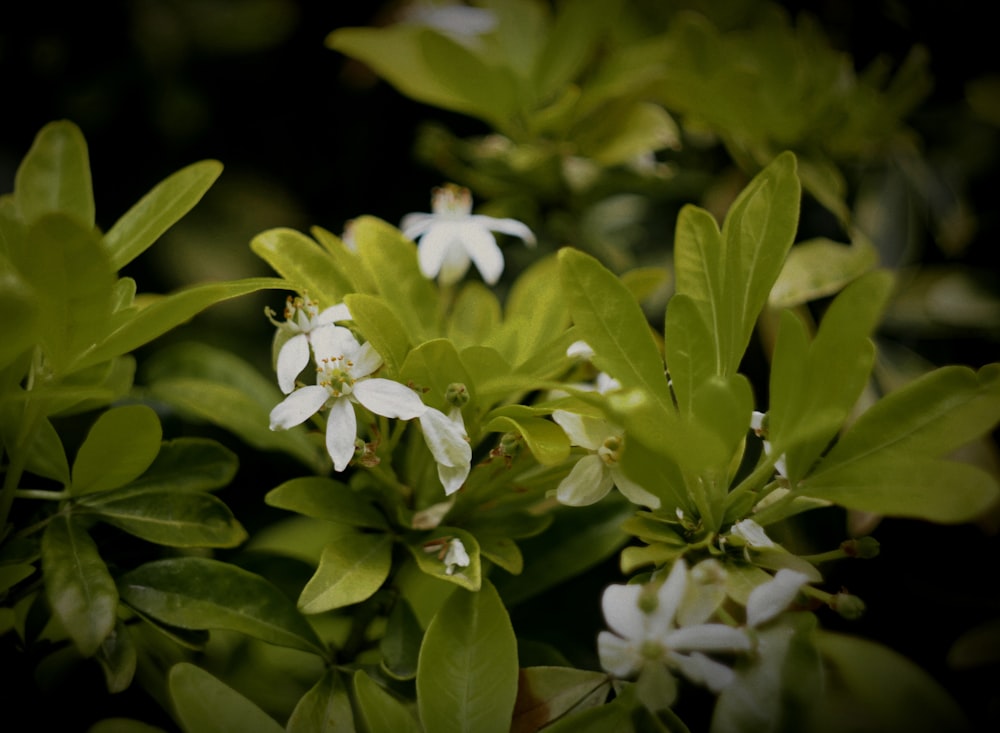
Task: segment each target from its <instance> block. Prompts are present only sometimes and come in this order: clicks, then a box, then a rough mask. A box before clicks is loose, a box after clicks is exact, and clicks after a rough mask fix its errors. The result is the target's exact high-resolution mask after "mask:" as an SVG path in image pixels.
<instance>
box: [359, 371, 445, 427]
mask: <svg viewBox="0 0 1000 733" xmlns="http://www.w3.org/2000/svg"><path fill="white" fill-rule="evenodd" d="M353 396H354V397H355V398H356V399H357V401H358V402H360V403H361V404H362V405H364V406H365V407H367V408H368V409H369V410H371V411H372V412H374V413H375V414H376V415H382V416H384V417H396V418H399V419H401V420H412V419H413V418H415V417H419V416H420V415H422V414H423V413H424V412H425V411H426V410H427V405H425V404H424V403H423V402H421V401H420V397H419V396H417V393H416V392H414V391H413V390H412V389H410V388H409V387H407V386H405V385H402V384H400V383H399V382H393V381H392V380H391V379H379V378H375V379H364V380H361V381H360V382H357V383H356V384H355V385H354V393H353Z"/></svg>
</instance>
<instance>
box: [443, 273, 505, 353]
mask: <svg viewBox="0 0 1000 733" xmlns="http://www.w3.org/2000/svg"><path fill="white" fill-rule="evenodd" d="M499 327H500V301H499V300H497V296H496V295H494V294H493V291H492V290H490V289H489V288H488V287H486V286H485V285H484V284H483V283H481V282H478V281H476V280H470V281H469V282H467V283H464V284H463V285H462V289H461V290H459V291H458V295H457V296H455V304H454V305H453V306H452V308H451V314H450V316H449V318H448V338H449V339H450V340H451V341H452V342H453V343H454V344H455V345H456V346H457V347H458V348H465V347H466V346H474V345H476V344H481V343H483V342H484V341H486V340H487V339H490V338H492V337H493V336H494V334H495V332H496V330H497V329H498V328H499Z"/></svg>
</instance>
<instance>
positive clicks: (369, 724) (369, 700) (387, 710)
mask: <svg viewBox="0 0 1000 733" xmlns="http://www.w3.org/2000/svg"><path fill="white" fill-rule="evenodd" d="M354 694H355V696H356V698H357V704H358V709H359V712H360V713H361V719H362V720H363V721H364V723H365V728H366V729H367V730H368V731H371V733H375V731H392V732H393V733H423V728H422V727H421V725H420V723H419V722H417V719H416V718H415V717H414V715H413V713H411V712H410V710H409V709H408V708H407V707H406V706H405V705H404V704H403V703H402V702H400V701H399V699H397V698H396V697H395V696H393V695H392V694H390V693H389V692H388V691H386V690H385V689H384V688H382V687H380V686H379V685H378V684H377V683H376V682H375V681H374V680H372V678H371V677H369V676H368V674H367V673H366V672H365V671H364V670H361V669H359V670H358V671H357V672H355V673H354Z"/></svg>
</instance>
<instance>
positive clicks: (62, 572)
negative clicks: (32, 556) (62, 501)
mask: <svg viewBox="0 0 1000 733" xmlns="http://www.w3.org/2000/svg"><path fill="white" fill-rule="evenodd" d="M42 570H43V571H44V573H45V593H46V597H47V598H48V601H49V606H50V607H51V608H52V612H53V614H55V616H56V618H58V619H59V621H60V622H61V623H62V625H63V626H64V627H65V629H66V631H67V633H69V636H70V638H71V639H72V640H73V643H74V644H75V645H76V648H77V649H78V650H79V651H80V654H82V655H83V656H85V657H89V656H92V655H93V654H95V653H96V652H97V650H98V648H99V647H100V646H101V643H102V642H103V641H104V640H105V639H106V638H107V636H108V634H110V633H111V631H112V629H114V627H115V614H116V612H117V610H118V592H117V590H116V589H115V582H114V580H113V579H112V578H111V573H109V572H108V566H107V565H105V564H104V561H103V560H102V559H101V556H100V554H99V553H98V551H97V544H96V543H95V542H94V540H92V539H91V537H90V535H89V534H87V531H86V530H85V529H83V528H82V527H81V526H80V525H79V524H78V523H77V522H76V520H74V519H73V518H72V517H70V516H68V515H65V514H58V515H56V516H54V517H52V519H51V520H50V521H49V523H48V525H47V526H46V528H45V533H44V534H43V535H42Z"/></svg>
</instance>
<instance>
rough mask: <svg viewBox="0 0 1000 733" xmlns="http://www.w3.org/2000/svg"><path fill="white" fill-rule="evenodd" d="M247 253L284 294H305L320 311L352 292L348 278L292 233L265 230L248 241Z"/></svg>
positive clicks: (327, 256)
mask: <svg viewBox="0 0 1000 733" xmlns="http://www.w3.org/2000/svg"><path fill="white" fill-rule="evenodd" d="M250 249H252V250H253V251H254V253H255V254H256V255H257V256H258V257H260V258H261V259H263V260H264V261H265V262H267V264H269V265H270V266H271V267H273V268H274V271H275V272H277V273H278V274H279V275H281V276H282V277H283V278H285V280H287V282H286V283H284V288H285V289H286V290H295V291H297V292H298V293H299V294H308V296H309V297H310V298H311V299H312V300H315V301H316V302H317V303H318V304H319V306H320V309H323V308H328V307H329V306H331V305H336V304H337V303H340V302H341V301H342V300H343V298H344V295H345V294H347V293H349V292H351V291H352V290H353V289H354V288H353V285H352V283H351V280H350V277H349V275H347V274H346V273H345V272H343V271H341V269H340V267H338V265H337V263H336V262H335V260H334V258H333V257H331V255H330V254H329V253H328V252H326V251H324V250H323V248H322V247H320V246H319V245H318V244H317V243H316V242H314V241H313V240H312V239H310V238H309V237H307V236H306V235H305V234H302V233H301V232H298V231H295V230H294V229H287V228H279V229H268V230H267V231H265V232H261V233H260V234H258V235H257V236H256V237H254V238H253V239H252V240H251V241H250Z"/></svg>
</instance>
